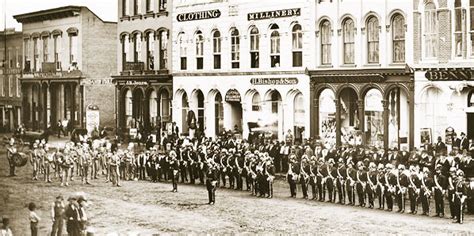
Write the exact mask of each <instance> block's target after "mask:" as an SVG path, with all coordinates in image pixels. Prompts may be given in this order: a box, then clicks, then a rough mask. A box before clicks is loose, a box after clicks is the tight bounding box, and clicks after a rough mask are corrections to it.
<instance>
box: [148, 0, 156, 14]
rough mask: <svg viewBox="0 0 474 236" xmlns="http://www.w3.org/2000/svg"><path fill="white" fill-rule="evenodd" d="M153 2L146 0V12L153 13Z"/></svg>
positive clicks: (153, 0) (152, 0)
mask: <svg viewBox="0 0 474 236" xmlns="http://www.w3.org/2000/svg"><path fill="white" fill-rule="evenodd" d="M154 3H155V0H146V12H147V13H148V12H153V10H154V8H155V6H154V5H155V4H154Z"/></svg>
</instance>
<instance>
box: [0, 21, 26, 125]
mask: <svg viewBox="0 0 474 236" xmlns="http://www.w3.org/2000/svg"><path fill="white" fill-rule="evenodd" d="M22 39H23V37H22V33H21V32H17V31H15V29H6V30H5V31H0V132H12V131H13V130H14V129H15V128H16V127H17V126H18V125H20V124H21V90H20V80H19V79H20V76H21V65H22V44H23V40H22Z"/></svg>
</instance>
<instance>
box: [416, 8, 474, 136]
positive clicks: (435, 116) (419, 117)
mask: <svg viewBox="0 0 474 236" xmlns="http://www.w3.org/2000/svg"><path fill="white" fill-rule="evenodd" d="M413 8H414V19H413V28H414V34H413V38H414V48H415V50H414V63H415V66H414V67H415V69H416V72H415V94H416V98H415V109H416V111H417V113H416V119H415V120H416V125H415V138H416V139H415V140H416V144H417V145H419V144H423V143H426V142H435V141H436V139H437V137H442V140H443V141H446V143H448V144H451V142H452V139H451V137H452V134H453V133H457V135H460V133H461V132H464V133H466V134H467V136H468V138H469V139H473V138H474V96H473V94H474V82H473V80H474V78H473V75H472V69H473V68H474V1H469V0H423V1H422V0H415V1H413Z"/></svg>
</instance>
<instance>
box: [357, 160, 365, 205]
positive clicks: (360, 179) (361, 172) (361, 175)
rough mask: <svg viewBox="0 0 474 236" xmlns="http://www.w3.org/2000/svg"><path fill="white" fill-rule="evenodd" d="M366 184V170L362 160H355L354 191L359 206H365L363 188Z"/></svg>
mask: <svg viewBox="0 0 474 236" xmlns="http://www.w3.org/2000/svg"><path fill="white" fill-rule="evenodd" d="M366 185H367V171H366V170H365V166H364V163H362V161H359V162H357V173H356V191H357V198H358V199H359V206H360V207H365V190H366Z"/></svg>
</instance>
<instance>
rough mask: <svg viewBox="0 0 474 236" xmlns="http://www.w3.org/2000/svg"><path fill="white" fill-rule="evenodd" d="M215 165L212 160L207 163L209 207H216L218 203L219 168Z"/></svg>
mask: <svg viewBox="0 0 474 236" xmlns="http://www.w3.org/2000/svg"><path fill="white" fill-rule="evenodd" d="M213 163H214V162H213V161H212V160H210V161H209V162H208V163H207V171H206V188H207V193H208V196H209V203H208V204H209V205H214V204H215V203H216V189H217V173H216V172H217V168H216V165H215V164H213Z"/></svg>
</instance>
